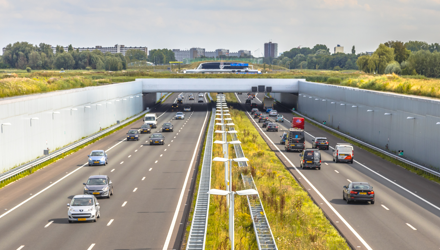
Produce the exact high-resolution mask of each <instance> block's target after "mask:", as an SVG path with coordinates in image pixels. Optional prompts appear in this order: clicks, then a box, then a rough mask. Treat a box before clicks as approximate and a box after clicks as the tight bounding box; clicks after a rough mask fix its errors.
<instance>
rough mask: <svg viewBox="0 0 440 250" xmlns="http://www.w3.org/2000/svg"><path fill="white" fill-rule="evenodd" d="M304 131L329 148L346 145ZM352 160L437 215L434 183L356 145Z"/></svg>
mask: <svg viewBox="0 0 440 250" xmlns="http://www.w3.org/2000/svg"><path fill="white" fill-rule="evenodd" d="M277 108H280V105H278V107H277ZM281 108H282V107H281ZM282 114H283V115H284V117H285V118H286V119H287V120H288V121H291V120H292V118H293V117H294V115H293V114H292V113H290V112H282ZM287 124H289V125H287ZM290 124H291V123H286V126H290ZM305 128H306V132H308V133H310V134H311V135H313V136H324V137H327V138H328V139H329V142H330V145H331V146H332V145H336V143H344V142H345V141H343V140H341V139H339V138H338V137H336V136H333V135H332V134H330V133H327V132H326V131H323V130H321V129H319V128H317V127H315V126H313V125H311V124H309V123H307V122H306V125H305ZM307 139H308V140H310V141H311V139H312V138H311V137H309V138H307ZM330 152H331V150H330ZM354 160H355V161H358V162H360V163H362V164H364V165H365V166H367V167H368V168H369V169H371V170H373V171H375V172H377V173H378V174H380V175H382V176H383V177H385V178H387V179H389V180H390V181H391V182H390V181H387V180H385V179H384V178H383V177H381V176H379V175H377V174H374V173H373V172H372V171H370V170H369V169H367V168H365V167H363V166H360V167H358V168H357V169H358V170H359V171H361V172H363V173H365V174H368V175H370V176H371V177H372V178H374V179H375V180H377V181H381V182H382V183H383V184H384V185H387V186H388V187H389V188H391V189H393V190H394V191H395V192H398V193H399V194H401V195H403V196H405V197H406V198H407V199H409V200H411V201H413V202H414V203H416V204H418V205H420V206H422V207H423V208H424V209H426V210H428V211H430V212H431V213H434V214H436V215H438V216H440V210H439V208H440V197H439V196H438V193H439V192H440V186H439V185H438V184H437V183H435V182H433V181H430V180H427V179H425V178H423V177H422V176H419V175H417V174H414V173H412V172H410V171H408V170H406V169H404V168H402V167H400V166H397V165H395V164H393V163H391V162H389V161H386V160H384V159H382V158H380V157H379V156H377V155H375V154H372V153H370V152H368V151H365V150H363V149H361V148H359V147H357V146H354ZM393 182H394V183H396V184H397V185H400V186H402V187H403V188H405V189H407V190H408V191H409V192H408V191H405V190H404V189H402V188H400V187H398V186H396V184H394V183H393ZM416 195H417V196H419V197H421V198H423V199H425V200H426V201H428V202H430V203H432V205H430V204H428V203H427V202H425V201H422V200H421V199H420V198H418V197H417V196H416Z"/></svg>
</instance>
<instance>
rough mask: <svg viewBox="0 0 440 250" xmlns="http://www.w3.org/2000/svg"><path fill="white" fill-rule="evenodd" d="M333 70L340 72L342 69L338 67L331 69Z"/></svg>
mask: <svg viewBox="0 0 440 250" xmlns="http://www.w3.org/2000/svg"><path fill="white" fill-rule="evenodd" d="M333 70H336V71H340V70H342V69H341V67H339V66H335V67H334V68H333Z"/></svg>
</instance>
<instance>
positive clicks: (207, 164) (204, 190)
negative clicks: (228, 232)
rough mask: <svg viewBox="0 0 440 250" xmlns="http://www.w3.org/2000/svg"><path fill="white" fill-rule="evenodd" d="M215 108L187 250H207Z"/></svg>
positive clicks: (209, 129)
mask: <svg viewBox="0 0 440 250" xmlns="http://www.w3.org/2000/svg"><path fill="white" fill-rule="evenodd" d="M214 124H215V108H213V109H212V114H211V121H210V123H209V128H208V134H207V136H206V143H205V152H204V154H203V164H202V170H201V171H202V172H201V174H200V181H199V190H198V192H197V201H196V205H195V207H194V214H193V219H192V222H191V230H190V231H189V236H188V243H187V245H186V249H187V250H196V249H205V242H206V231H207V230H206V229H207V227H208V215H209V198H210V195H209V194H208V191H209V189H210V188H211V167H212V147H213V139H214Z"/></svg>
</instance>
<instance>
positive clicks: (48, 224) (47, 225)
mask: <svg viewBox="0 0 440 250" xmlns="http://www.w3.org/2000/svg"><path fill="white" fill-rule="evenodd" d="M52 223H53V220H51V221H50V222H49V223H47V224H46V226H44V228H47V227H49V226H50V224H52Z"/></svg>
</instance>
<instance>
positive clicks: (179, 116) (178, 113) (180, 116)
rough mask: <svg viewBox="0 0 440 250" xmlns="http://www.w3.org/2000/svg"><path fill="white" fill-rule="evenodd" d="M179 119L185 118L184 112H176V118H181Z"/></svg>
mask: <svg viewBox="0 0 440 250" xmlns="http://www.w3.org/2000/svg"><path fill="white" fill-rule="evenodd" d="M179 119H181V120H183V119H185V114H184V113H182V112H177V113H176V120H179Z"/></svg>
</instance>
